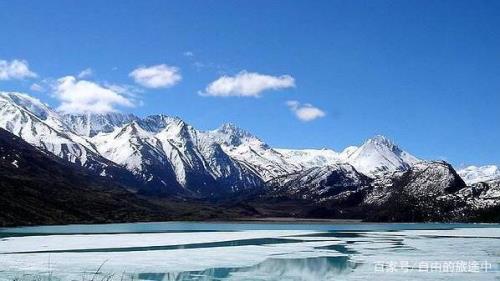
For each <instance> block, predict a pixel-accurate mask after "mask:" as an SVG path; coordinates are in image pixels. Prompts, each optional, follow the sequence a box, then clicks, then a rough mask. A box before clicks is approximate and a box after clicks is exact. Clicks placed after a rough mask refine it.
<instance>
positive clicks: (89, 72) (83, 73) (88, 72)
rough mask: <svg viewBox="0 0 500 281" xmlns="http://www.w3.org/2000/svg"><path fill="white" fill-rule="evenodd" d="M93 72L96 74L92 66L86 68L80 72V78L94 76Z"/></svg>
mask: <svg viewBox="0 0 500 281" xmlns="http://www.w3.org/2000/svg"><path fill="white" fill-rule="evenodd" d="M93 74H94V71H93V70H92V68H86V69H84V70H82V71H81V72H80V73H79V74H78V78H80V79H82V78H87V77H90V76H92V75H93Z"/></svg>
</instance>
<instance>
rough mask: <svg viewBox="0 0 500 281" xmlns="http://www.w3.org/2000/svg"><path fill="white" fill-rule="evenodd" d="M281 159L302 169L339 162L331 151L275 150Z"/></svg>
mask: <svg viewBox="0 0 500 281" xmlns="http://www.w3.org/2000/svg"><path fill="white" fill-rule="evenodd" d="M276 151H277V152H279V153H281V155H283V159H285V160H286V161H287V162H289V163H292V164H294V165H296V166H298V167H302V168H312V167H322V166H327V165H332V164H335V163H338V162H339V161H340V159H341V158H340V155H339V153H337V152H335V151H333V150H331V149H326V148H323V149H276Z"/></svg>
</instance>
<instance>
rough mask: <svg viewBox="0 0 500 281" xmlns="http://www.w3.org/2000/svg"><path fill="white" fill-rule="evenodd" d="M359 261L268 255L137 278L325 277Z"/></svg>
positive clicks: (348, 269) (178, 280)
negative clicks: (245, 263)
mask: <svg viewBox="0 0 500 281" xmlns="http://www.w3.org/2000/svg"><path fill="white" fill-rule="evenodd" d="M358 266H359V265H358V264H356V263H353V262H351V261H349V258H348V257H347V256H340V257H319V258H304V259H282V258H270V259H267V260H265V261H264V262H262V263H259V264H257V265H254V266H250V267H241V268H211V269H207V270H203V271H190V272H178V273H140V274H137V276H136V277H137V279H139V280H154V281H181V280H182V281H184V280H186V281H188V280H199V281H209V280H227V281H232V280H235V281H236V280H238V281H244V280H266V281H274V280H304V281H309V280H310V281H313V280H314V281H317V280H328V279H331V278H333V277H334V276H337V275H339V274H347V273H349V272H351V271H352V270H354V269H355V268H356V267H358Z"/></svg>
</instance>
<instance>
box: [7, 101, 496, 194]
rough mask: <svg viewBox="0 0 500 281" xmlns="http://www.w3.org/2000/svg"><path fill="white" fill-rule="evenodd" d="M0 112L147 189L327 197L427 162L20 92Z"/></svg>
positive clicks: (374, 146)
mask: <svg viewBox="0 0 500 281" xmlns="http://www.w3.org/2000/svg"><path fill="white" fill-rule="evenodd" d="M0 116H1V118H0V127H2V128H4V129H6V130H8V131H9V132H11V133H13V134H15V135H17V136H19V137H21V138H23V139H24V140H26V141H27V142H28V143H30V144H32V145H33V146H36V147H38V148H40V149H42V150H45V151H48V152H50V153H52V154H54V155H56V156H58V157H60V158H62V159H65V160H67V161H69V162H72V163H76V164H79V165H82V166H84V167H87V168H89V169H90V170H92V171H94V172H95V173H97V174H100V175H102V176H111V177H116V176H115V174H116V173H118V171H121V172H124V171H126V172H127V173H129V174H130V175H131V176H132V175H133V178H134V180H137V181H139V182H140V183H141V184H142V185H143V186H142V187H141V188H140V190H142V191H145V192H146V193H153V194H185V195H192V196H196V197H205V196H218V195H221V194H230V193H238V192H240V191H256V190H261V189H262V188H264V187H271V189H272V190H274V191H279V192H280V193H283V192H286V191H287V190H288V191H289V194H295V196H298V195H300V196H304V197H310V198H313V197H314V198H317V197H318V196H323V195H324V196H326V194H329V195H328V196H330V197H331V194H332V193H335V192H337V191H345V190H351V189H353V188H354V187H356V186H358V187H362V186H367V185H370V184H371V183H368V182H373V184H375V185H376V184H379V183H383V182H387V181H385V180H386V179H389V178H393V177H394V175H395V174H397V173H403V172H406V171H410V170H412V168H413V167H416V168H418V167H421V168H422V167H426V166H432V165H431V164H429V163H428V162H425V161H421V160H419V159H418V158H416V157H414V156H412V155H411V154H410V153H408V152H406V151H404V150H402V149H401V148H399V147H398V146H397V145H396V144H394V143H393V142H392V141H390V140H388V139H387V138H385V137H383V136H375V137H374V138H372V139H369V140H367V141H366V142H365V143H363V144H362V145H361V146H359V147H357V146H350V147H348V148H346V149H344V150H343V151H341V152H336V151H333V150H331V149H302V150H300V149H275V148H272V147H271V146H269V145H268V144H266V143H265V142H264V141H262V140H261V139H259V138H258V137H256V136H254V135H252V134H251V133H249V132H247V131H245V130H242V129H240V128H238V127H236V126H235V125H233V124H224V125H223V126H221V127H220V128H218V129H215V130H211V131H200V130H197V129H195V128H194V127H193V126H191V125H189V124H187V123H186V122H184V121H183V120H182V119H180V118H177V117H170V116H166V115H152V116H148V117H145V118H140V117H137V116H134V115H132V114H120V113H108V114H61V113H59V112H57V111H55V110H53V109H51V108H50V107H49V106H47V105H46V104H44V103H42V102H40V101H39V100H38V99H36V98H33V97H30V96H28V95H26V94H21V93H7V92H2V93H0ZM434 166H435V167H437V166H436V165H434ZM416 168H415V169H416ZM422 169H424V168H422ZM460 175H461V176H462V177H463V178H464V179H465V180H466V182H467V183H469V184H471V183H476V182H478V181H486V180H491V179H497V178H499V176H498V175H499V171H498V169H497V168H496V167H495V166H488V167H468V168H467V169H464V170H462V171H460ZM438 177H439V175H436V178H438Z"/></svg>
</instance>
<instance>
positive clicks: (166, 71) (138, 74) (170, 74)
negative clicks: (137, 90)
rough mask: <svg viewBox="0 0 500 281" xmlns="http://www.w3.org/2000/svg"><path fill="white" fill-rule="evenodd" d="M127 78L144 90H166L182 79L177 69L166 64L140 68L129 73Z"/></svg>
mask: <svg viewBox="0 0 500 281" xmlns="http://www.w3.org/2000/svg"><path fill="white" fill-rule="evenodd" d="M129 76H130V77H132V78H133V79H134V81H135V82H136V83H137V84H139V85H141V86H143V87H146V88H168V87H172V86H174V85H175V84H177V83H178V82H179V81H181V79H182V76H181V74H180V73H179V68H177V67H175V66H168V65H166V64H159V65H153V66H149V67H145V66H141V67H139V68H136V69H134V71H132V72H130V74H129Z"/></svg>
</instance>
